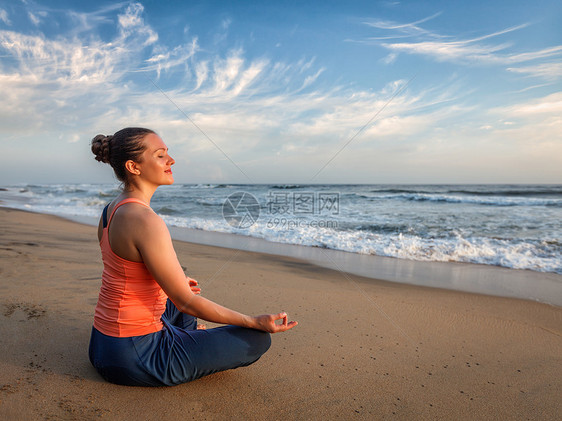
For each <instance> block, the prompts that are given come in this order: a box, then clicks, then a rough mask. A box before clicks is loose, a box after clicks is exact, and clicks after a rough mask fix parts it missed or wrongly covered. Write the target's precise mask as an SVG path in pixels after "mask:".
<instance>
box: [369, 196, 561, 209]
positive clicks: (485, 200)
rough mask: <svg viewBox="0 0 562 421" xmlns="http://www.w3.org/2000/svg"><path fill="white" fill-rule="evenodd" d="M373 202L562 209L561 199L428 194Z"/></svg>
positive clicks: (392, 197) (380, 198)
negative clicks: (396, 201) (393, 200)
mask: <svg viewBox="0 0 562 421" xmlns="http://www.w3.org/2000/svg"><path fill="white" fill-rule="evenodd" d="M370 199H371V200H388V199H399V200H408V201H416V202H444V203H467V204H475V205H485V206H556V207H562V198H560V199H541V198H532V197H507V196H489V197H475V196H472V197H471V196H458V195H457V196H453V195H447V194H426V193H402V194H394V195H380V196H375V197H372V198H370Z"/></svg>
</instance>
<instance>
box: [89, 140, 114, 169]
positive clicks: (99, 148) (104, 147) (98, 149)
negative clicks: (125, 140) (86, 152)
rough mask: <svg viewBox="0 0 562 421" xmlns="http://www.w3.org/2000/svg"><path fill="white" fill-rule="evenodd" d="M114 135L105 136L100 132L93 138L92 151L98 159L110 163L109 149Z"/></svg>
mask: <svg viewBox="0 0 562 421" xmlns="http://www.w3.org/2000/svg"><path fill="white" fill-rule="evenodd" d="M111 139H113V135H109V136H105V135H103V134H99V135H97V136H96V137H94V138H93V139H92V152H93V153H94V155H95V156H96V161H100V162H104V163H106V164H107V163H109V149H110V143H111Z"/></svg>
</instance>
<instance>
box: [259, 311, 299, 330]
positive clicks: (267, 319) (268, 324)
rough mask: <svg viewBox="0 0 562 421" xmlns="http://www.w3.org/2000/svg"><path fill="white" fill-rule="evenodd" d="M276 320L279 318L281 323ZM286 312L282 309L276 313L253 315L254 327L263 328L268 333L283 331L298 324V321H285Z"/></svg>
mask: <svg viewBox="0 0 562 421" xmlns="http://www.w3.org/2000/svg"><path fill="white" fill-rule="evenodd" d="M277 320H281V323H276V322H277ZM287 320H288V317H287V313H285V312H284V311H282V312H281V313H278V314H262V315H261V316H255V317H254V321H255V323H256V326H255V329H259V330H263V331H265V332H269V333H277V332H285V331H286V330H289V329H292V328H294V327H295V326H296V325H298V324H299V323H298V322H295V321H292V322H287Z"/></svg>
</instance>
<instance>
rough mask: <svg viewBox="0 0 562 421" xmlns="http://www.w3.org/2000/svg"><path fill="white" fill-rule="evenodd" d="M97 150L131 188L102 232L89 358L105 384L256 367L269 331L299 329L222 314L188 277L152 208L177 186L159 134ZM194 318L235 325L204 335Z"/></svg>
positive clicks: (157, 382)
mask: <svg viewBox="0 0 562 421" xmlns="http://www.w3.org/2000/svg"><path fill="white" fill-rule="evenodd" d="M92 152H93V153H94V154H95V155H96V159H97V160H98V161H101V162H105V163H109V164H110V165H111V166H112V167H113V169H114V171H115V174H116V176H117V178H118V179H119V180H121V181H122V182H123V185H124V188H123V192H122V193H121V194H120V195H119V196H118V197H117V198H116V199H115V200H113V201H112V202H111V203H110V204H109V205H108V206H107V207H106V208H105V209H104V211H103V214H102V217H101V218H100V223H99V227H98V238H99V241H100V247H101V250H102V260H103V263H104V271H103V275H102V286H101V290H100V294H99V299H98V304H97V306H96V311H95V315H94V326H93V328H92V336H91V339H90V349H89V356H90V361H91V362H92V364H93V366H94V367H95V368H96V369H97V370H98V372H99V373H100V374H101V375H102V377H104V378H105V379H106V380H108V381H110V382H113V383H118V384H124V385H132V386H162V385H168V386H169V385H175V384H179V383H184V382H188V381H191V380H195V379H197V378H199V377H202V376H205V375H207V374H211V373H214V372H217V371H222V370H227V369H231V368H236V367H242V366H246V365H250V364H252V363H254V362H255V361H257V360H258V359H259V358H260V357H261V356H262V355H263V354H264V353H265V352H266V351H267V350H268V348H269V346H270V344H271V338H270V335H269V334H270V333H275V332H283V331H286V330H289V329H291V328H293V327H294V326H296V325H297V322H287V314H286V313H284V312H281V313H278V314H265V315H261V316H247V315H244V314H241V313H238V312H236V311H233V310H230V309H228V308H225V307H222V306H220V305H218V304H216V303H214V302H212V301H210V300H207V299H205V298H203V297H201V295H199V293H200V288H199V287H198V285H197V281H195V280H194V279H191V278H186V276H185V274H184V272H183V270H182V267H181V265H180V263H179V262H178V259H177V257H176V253H175V251H174V248H173V245H172V240H171V238H170V234H169V232H168V229H167V227H166V225H165V223H164V221H163V220H162V219H161V218H160V217H159V216H158V215H156V214H155V213H154V211H153V210H152V209H151V208H150V206H149V205H150V199H151V198H152V195H153V194H154V192H155V191H156V189H157V188H158V186H161V185H167V184H172V183H173V182H174V178H173V175H172V170H171V167H172V165H173V164H174V163H175V161H174V160H173V158H172V157H171V156H170V155H169V154H168V148H167V147H166V145H165V144H164V142H163V141H162V139H161V138H160V137H159V136H158V135H157V134H156V133H154V132H153V131H152V130H149V129H143V128H126V129H123V130H120V131H118V132H117V133H115V134H114V135H113V136H103V135H98V136H96V137H95V138H94V139H93V140H92ZM197 318H202V319H204V320H208V321H211V322H216V323H222V324H227V325H229V326H222V327H218V328H215V329H208V330H201V329H199V330H198V329H197ZM278 320H281V321H282V322H281V323H276V321H278Z"/></svg>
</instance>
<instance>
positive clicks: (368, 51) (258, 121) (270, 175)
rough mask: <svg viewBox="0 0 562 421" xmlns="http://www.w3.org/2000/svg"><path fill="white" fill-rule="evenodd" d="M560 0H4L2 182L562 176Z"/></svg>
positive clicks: (535, 179)
mask: <svg viewBox="0 0 562 421" xmlns="http://www.w3.org/2000/svg"><path fill="white" fill-rule="evenodd" d="M561 21H562V2H560V1H535V2H532V3H529V2H528V1H472V2H465V1H462V2H461V1H426V2H424V1H415V2H414V1H411V2H400V1H346V2H343V1H341V2H339V1H338V2H335V1H309V2H300V1H284V2H261V1H260V2H258V1H240V2H225V1H184V2H180V1H173V2H158V1H141V2H122V3H115V2H107V1H98V2H77V1H31V0H25V1H23V0H11V1H6V0H0V91H1V92H2V93H3V95H2V96H1V99H0V109H1V111H0V131H1V142H2V151H3V152H2V154H1V155H0V184H3V185H6V184H13V183H58V182H110V181H111V180H112V179H113V177H112V175H111V171H110V168H109V167H107V166H104V165H102V164H99V163H97V162H96V161H95V160H94V159H93V155H92V154H91V152H90V150H89V141H90V139H91V138H92V137H94V136H95V135H96V134H98V133H104V134H111V133H113V132H115V131H116V130H118V129H120V128H122V127H125V126H145V127H150V128H152V129H154V130H155V131H157V132H158V133H159V134H160V135H161V136H162V138H163V139H164V141H165V142H166V143H167V144H168V146H169V148H170V153H171V154H172V156H173V157H174V158H175V159H176V161H177V163H176V165H175V171H174V173H175V177H176V181H177V182H184V183H205V182H209V183H216V182H224V183H246V182H253V183H270V182H271V183H284V182H285V183H561V182H562V30H561V29H560V22H561Z"/></svg>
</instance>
